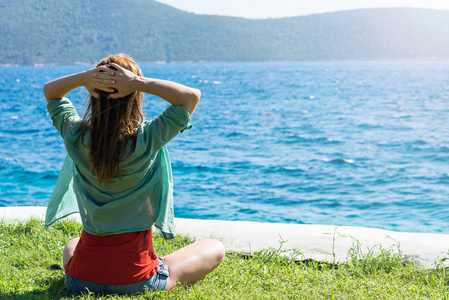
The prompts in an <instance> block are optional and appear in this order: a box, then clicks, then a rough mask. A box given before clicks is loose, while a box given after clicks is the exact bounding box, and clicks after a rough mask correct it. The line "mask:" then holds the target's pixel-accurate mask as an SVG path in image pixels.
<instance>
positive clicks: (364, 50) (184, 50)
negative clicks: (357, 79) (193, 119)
mask: <svg viewBox="0 0 449 300" xmlns="http://www.w3.org/2000/svg"><path fill="white" fill-rule="evenodd" d="M0 15H1V18H0V53H1V55H0V64H36V63H45V64H48V63H75V62H85V63H91V62H94V61H97V60H98V59H100V58H101V57H103V56H105V55H108V54H111V53H117V52H124V53H127V54H129V55H131V56H133V57H134V58H135V59H136V60H137V61H140V62H143V61H168V62H170V61H248V60H253V61H262V60H360V59H363V60H376V59H415V58H418V59H428V58H439V59H443V58H449V12H446V11H438V10H429V9H412V8H393V9H391V8H390V9H364V10H353V11H344V12H336V13H326V14H319V15H311V16H301V17H293V18H282V19H266V20H250V19H244V18H236V17H223V16H212V15H196V14H192V13H187V12H184V11H181V10H178V9H175V8H173V7H170V6H168V5H165V4H162V3H159V2H156V1H152V0H107V1H106V0H70V1H68V0H14V1H6V0H0Z"/></svg>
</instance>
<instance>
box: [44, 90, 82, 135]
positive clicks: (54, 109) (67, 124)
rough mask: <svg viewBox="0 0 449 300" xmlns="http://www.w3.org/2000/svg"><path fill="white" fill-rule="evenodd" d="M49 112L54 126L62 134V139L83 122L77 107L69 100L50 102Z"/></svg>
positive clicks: (48, 105)
mask: <svg viewBox="0 0 449 300" xmlns="http://www.w3.org/2000/svg"><path fill="white" fill-rule="evenodd" d="M47 110H48V113H49V114H50V117H51V120H52V121H53V126H54V127H55V128H56V129H57V130H58V131H59V132H60V133H61V136H62V138H64V137H65V136H66V134H67V132H69V130H70V128H72V126H73V125H74V124H76V123H79V122H81V118H80V117H79V115H78V113H77V112H76V109H75V107H74V106H73V104H72V102H70V100H69V99H67V98H62V99H54V100H50V102H48V104H47Z"/></svg>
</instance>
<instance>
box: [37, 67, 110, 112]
mask: <svg viewBox="0 0 449 300" xmlns="http://www.w3.org/2000/svg"><path fill="white" fill-rule="evenodd" d="M104 75H114V71H113V70H111V69H108V68H107V67H106V66H100V67H96V68H93V69H90V70H88V71H84V72H80V73H75V74H71V75H67V76H63V77H60V78H57V79H55V80H53V81H50V82H47V83H46V84H45V85H44V89H43V91H44V95H45V98H46V99H47V103H48V102H50V100H53V99H61V98H64V96H65V95H67V94H68V93H69V92H70V91H72V90H74V89H76V88H78V87H80V86H84V87H86V89H87V90H88V91H89V93H90V94H91V95H92V96H94V97H96V98H98V93H97V92H96V91H95V90H96V89H98V90H102V91H105V92H109V93H111V92H113V91H114V89H113V88H112V87H111V84H114V83H115V80H113V79H110V78H109V77H106V76H104Z"/></svg>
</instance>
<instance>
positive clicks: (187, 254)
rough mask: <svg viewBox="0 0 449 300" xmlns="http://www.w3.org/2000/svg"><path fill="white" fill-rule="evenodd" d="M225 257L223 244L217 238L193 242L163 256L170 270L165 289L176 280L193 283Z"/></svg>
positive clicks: (172, 285)
mask: <svg viewBox="0 0 449 300" xmlns="http://www.w3.org/2000/svg"><path fill="white" fill-rule="evenodd" d="M224 257H225V249H224V246H223V244H222V243H221V242H220V241H217V240H203V241H198V242H195V243H193V244H191V245H188V246H186V247H184V248H181V249H179V250H178V251H175V252H173V253H171V254H169V255H167V256H165V257H164V260H165V263H166V264H167V265H168V268H169V270H170V276H169V277H168V279H167V286H166V287H165V289H166V290H167V291H168V290H171V289H172V288H173V287H174V286H175V285H176V282H179V283H181V284H190V283H194V282H196V281H198V280H200V279H201V278H203V277H204V276H206V275H207V274H208V273H210V272H211V271H212V270H213V269H215V268H216V267H218V266H219V265H220V264H221V262H222V261H223V260H224Z"/></svg>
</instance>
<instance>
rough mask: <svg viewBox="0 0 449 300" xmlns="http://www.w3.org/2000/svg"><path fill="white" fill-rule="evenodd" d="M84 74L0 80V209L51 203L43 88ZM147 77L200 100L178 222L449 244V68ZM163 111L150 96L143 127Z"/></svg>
mask: <svg viewBox="0 0 449 300" xmlns="http://www.w3.org/2000/svg"><path fill="white" fill-rule="evenodd" d="M88 67H89V66H80V65H75V66H40V67H32V66H22V67H8V68H6V67H0V86H1V87H2V88H1V89H0V109H1V111H2V115H1V116H0V146H1V147H0V176H1V179H2V180H1V182H0V206H14V205H41V206H45V205H46V204H47V203H48V199H49V197H50V196H51V193H52V189H53V187H54V185H55V183H56V180H57V176H58V173H59V169H60V167H61V165H62V161H63V159H64V156H65V150H64V147H63V143H62V140H61V137H60V135H59V134H58V133H57V131H56V130H55V129H54V128H53V127H52V125H51V120H50V119H49V116H48V114H47V112H46V108H45V99H44V97H43V95H42V86H43V84H44V83H45V82H46V81H48V80H51V79H54V78H56V77H58V76H62V75H65V74H69V73H72V72H77V71H82V70H86V69H87V68H88ZM142 69H143V71H144V74H146V75H147V76H151V77H158V78H164V79H168V80H174V81H178V82H181V83H184V84H187V85H190V86H193V87H197V88H199V89H201V90H202V95H203V96H202V100H201V102H200V105H199V107H198V108H197V110H196V112H195V114H194V116H193V119H192V124H193V125H194V128H193V129H191V130H188V131H185V132H184V133H182V134H180V135H179V136H178V137H176V138H175V139H174V140H173V141H171V142H170V144H169V146H168V148H169V152H170V155H171V159H172V166H173V175H174V194H175V214H176V216H177V217H185V218H201V219H223V220H249V221H261V222H285V223H298V224H332V225H340V226H343V225H347V226H365V227H377V228H384V229H389V230H398V231H413V232H439V233H449V229H448V228H449V208H448V198H449V168H448V167H449V141H448V136H449V129H448V126H447V116H448V111H449V105H448V100H449V84H448V81H449V77H448V74H449V62H447V61H392V62H266V63H189V64H164V65H159V64H144V65H142ZM86 95H87V94H86V92H85V91H83V90H82V89H78V90H75V91H74V92H72V93H71V94H70V95H69V96H70V99H71V100H72V102H74V104H75V106H76V108H77V109H78V111H79V112H82V111H83V101H84V99H85V98H86ZM165 107H166V104H165V103H164V102H163V101H161V100H159V99H156V98H155V97H153V96H147V97H146V99H145V104H144V111H145V113H146V118H147V119H149V118H153V117H155V116H156V115H157V114H158V113H159V112H161V111H162V110H163V109H164V108H165Z"/></svg>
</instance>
